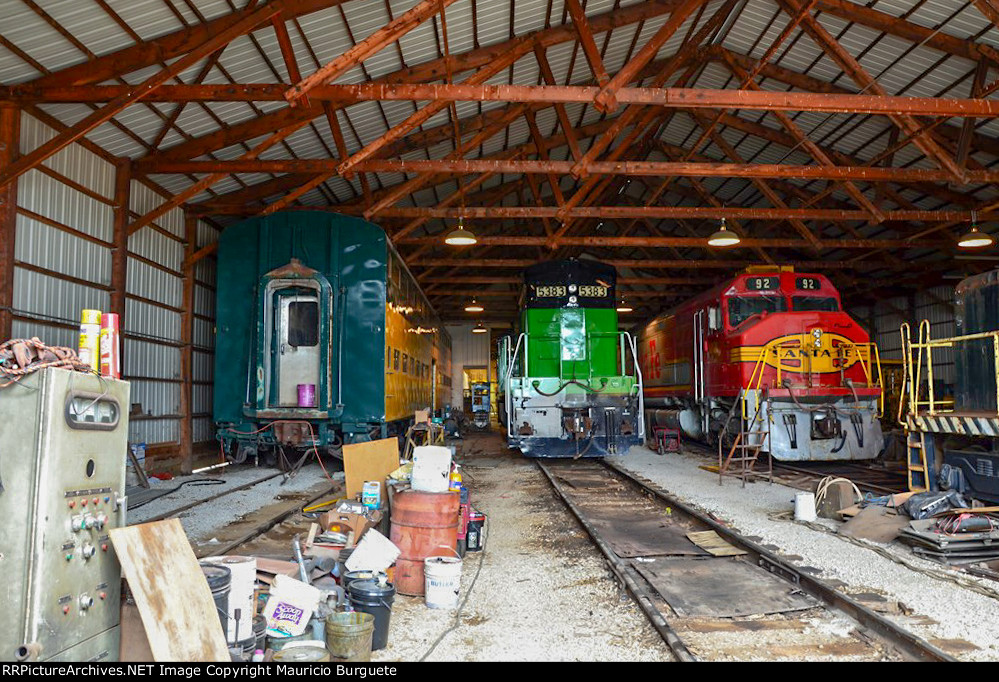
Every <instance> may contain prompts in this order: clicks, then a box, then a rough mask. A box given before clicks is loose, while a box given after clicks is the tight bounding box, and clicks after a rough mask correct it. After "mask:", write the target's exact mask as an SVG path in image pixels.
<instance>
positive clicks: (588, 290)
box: [534, 284, 608, 298]
mask: <svg viewBox="0 0 999 682" xmlns="http://www.w3.org/2000/svg"><path fill="white" fill-rule="evenodd" d="M574 289H575V287H571V288H569V289H567V288H566V287H565V285H563V284H548V285H539V286H536V287H534V295H535V296H536V297H538V298H563V297H564V296H565V295H566V294H568V293H569V292H570V290H574ZM572 293H578V294H579V295H580V296H582V297H583V298H604V297H605V296H607V293H608V288H607V287H605V286H600V285H599V284H580V285H579V291H578V292H576V291H572Z"/></svg>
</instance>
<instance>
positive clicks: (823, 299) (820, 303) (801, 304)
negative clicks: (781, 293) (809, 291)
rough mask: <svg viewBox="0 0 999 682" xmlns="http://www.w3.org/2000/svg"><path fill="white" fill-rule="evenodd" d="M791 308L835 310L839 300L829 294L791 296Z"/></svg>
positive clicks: (798, 310)
mask: <svg viewBox="0 0 999 682" xmlns="http://www.w3.org/2000/svg"><path fill="white" fill-rule="evenodd" d="M791 310H793V311H795V312H803V311H806V310H819V311H824V312H836V311H837V310H839V302H838V301H837V300H836V299H835V298H833V297H831V296H792V297H791Z"/></svg>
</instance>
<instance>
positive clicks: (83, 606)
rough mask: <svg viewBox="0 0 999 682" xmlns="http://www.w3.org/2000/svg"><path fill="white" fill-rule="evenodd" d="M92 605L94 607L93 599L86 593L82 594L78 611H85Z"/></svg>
mask: <svg viewBox="0 0 999 682" xmlns="http://www.w3.org/2000/svg"><path fill="white" fill-rule="evenodd" d="M93 605H94V598H93V597H91V596H90V595H89V594H87V593H86V592H84V593H83V594H81V595H80V610H81V611H86V610H87V609H89V608H90V607H91V606H93Z"/></svg>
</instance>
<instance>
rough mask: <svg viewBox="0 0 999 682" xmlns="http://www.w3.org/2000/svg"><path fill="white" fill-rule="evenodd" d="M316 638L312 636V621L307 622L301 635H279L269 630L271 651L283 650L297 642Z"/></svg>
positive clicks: (312, 640)
mask: <svg viewBox="0 0 999 682" xmlns="http://www.w3.org/2000/svg"><path fill="white" fill-rule="evenodd" d="M315 640H316V638H315V637H313V636H312V623H309V624H307V625H306V626H305V630H303V631H302V634H300V635H279V634H276V633H275V632H273V631H270V630H269V631H268V632H267V648H268V649H270V650H271V651H281V650H282V649H284V648H285V647H287V646H289V645H292V644H294V643H295V642H314V641H315Z"/></svg>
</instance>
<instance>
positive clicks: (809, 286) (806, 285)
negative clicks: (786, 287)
mask: <svg viewBox="0 0 999 682" xmlns="http://www.w3.org/2000/svg"><path fill="white" fill-rule="evenodd" d="M794 288H795V289H802V290H804V291H818V290H819V289H821V288H822V282H820V281H819V280H818V278H816V277H798V278H796V279H795V280H794Z"/></svg>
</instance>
